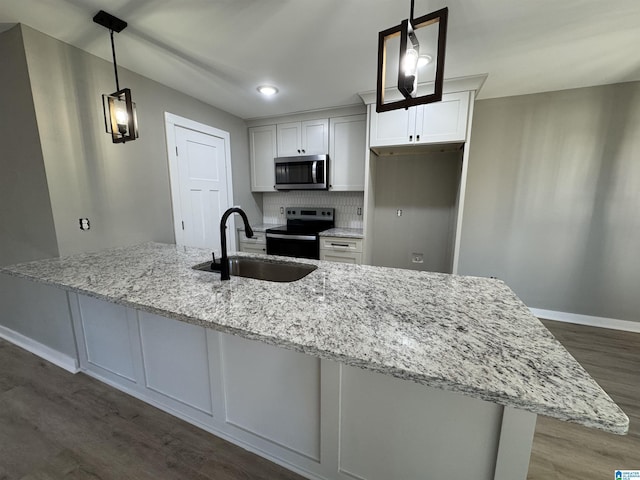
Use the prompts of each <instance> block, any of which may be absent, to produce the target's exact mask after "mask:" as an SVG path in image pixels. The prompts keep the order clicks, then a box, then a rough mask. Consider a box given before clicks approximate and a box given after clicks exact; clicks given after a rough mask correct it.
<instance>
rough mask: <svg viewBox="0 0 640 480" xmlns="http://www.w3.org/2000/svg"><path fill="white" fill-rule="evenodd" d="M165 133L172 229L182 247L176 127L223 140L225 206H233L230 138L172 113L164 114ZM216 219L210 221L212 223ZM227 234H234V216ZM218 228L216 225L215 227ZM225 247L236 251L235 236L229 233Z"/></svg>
mask: <svg viewBox="0 0 640 480" xmlns="http://www.w3.org/2000/svg"><path fill="white" fill-rule="evenodd" d="M164 117H165V132H166V137H167V157H168V163H169V182H170V186H171V206H172V209H173V211H172V215H173V229H174V232H175V236H176V244H177V245H184V231H183V228H182V220H181V218H180V215H177V214H176V213H177V212H181V211H182V210H181V205H180V195H179V193H178V192H179V191H180V189H179V175H178V146H177V140H176V131H175V128H176V127H182V128H186V129H189V130H194V131H196V132H200V133H204V134H207V135H211V136H214V137H219V138H222V139H223V140H224V144H225V167H226V171H227V175H226V183H227V205H228V206H229V207H231V206H233V178H232V170H231V137H230V135H229V132H226V131H224V130H220V129H218V128H215V127H211V126H209V125H205V124H203V123H199V122H196V121H194V120H190V119H188V118H184V117H180V116H178V115H175V114H173V113H169V112H165V113H164ZM215 220H216V219H211V221H212V222H214V221H215ZM227 226H228V229H227V231H228V232H235V231H236V228H235V219H234V215H232V216H231V217H230V218H229V221H228V224H227ZM215 228H218V225H217V224H216V225H215ZM227 245H228V248H229V250H231V251H233V250H236V249H237V246H236V235H234V234H233V233H231V234H230V235H229V236H228V241H227Z"/></svg>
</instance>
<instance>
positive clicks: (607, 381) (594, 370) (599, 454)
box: [0, 321, 640, 480]
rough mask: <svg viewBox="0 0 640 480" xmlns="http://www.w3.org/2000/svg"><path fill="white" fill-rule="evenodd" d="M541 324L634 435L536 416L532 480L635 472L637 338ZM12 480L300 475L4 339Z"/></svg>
mask: <svg viewBox="0 0 640 480" xmlns="http://www.w3.org/2000/svg"><path fill="white" fill-rule="evenodd" d="M545 324H546V325H547V326H548V328H549V329H550V330H551V331H552V332H553V333H554V335H556V337H557V338H558V339H559V340H560V341H561V342H562V343H563V344H564V345H565V347H566V348H567V349H568V350H569V351H570V352H571V353H572V354H573V355H574V357H576V359H577V360H578V361H579V362H580V363H582V365H583V366H584V367H585V368H586V369H587V370H588V371H589V373H590V374H591V375H592V376H593V377H594V378H595V379H596V380H597V381H598V382H599V383H600V384H601V385H602V386H603V387H604V388H605V390H606V391H607V392H608V393H609V394H610V395H611V397H612V398H613V399H614V400H615V401H616V402H617V403H618V404H619V405H620V406H621V407H622V408H623V409H624V410H625V412H626V413H627V415H629V417H630V419H631V429H630V434H629V435H628V436H617V435H611V434H608V433H604V432H599V431H596V430H591V429H587V428H584V427H580V426H577V425H571V424H568V423H566V422H560V421H557V420H552V419H549V418H546V417H538V424H537V428H536V435H535V438H534V444H533V451H532V455H531V465H530V468H529V476H528V480H542V479H544V480H555V479H558V480H560V479H563V480H574V479H575V480H585V479H594V480H595V479H609V478H613V471H614V469H618V468H622V469H640V334H630V333H625V332H616V331H612V330H603V329H598V328H590V327H583V326H577V325H569V324H561V323H556V322H546V321H545ZM14 479H15V480H17V479H21V480H57V479H70V480H75V479H92V480H110V479H113V480H116V479H117V480H122V479H154V480H159V479H195V480H206V479H216V480H249V479H256V480H267V479H274V480H301V479H302V477H300V476H298V475H296V474H294V473H291V472H289V471H288V470H285V469H283V468H281V467H279V466H277V465H274V464H273V463H271V462H269V461H267V460H264V459H262V458H260V457H258V456H256V455H254V454H252V453H249V452H247V451H245V450H243V449H241V448H239V447H236V446H234V445H232V444H230V443H228V442H226V441H224V440H222V439H219V438H217V437H215V436H213V435H211V434H209V433H207V432H204V431H202V430H200V429H198V428H196V427H193V426H191V425H189V424H187V423H185V422H183V421H181V420H179V419H177V418H175V417H172V416H170V415H168V414H166V413H164V412H162V411H160V410H158V409H156V408H154V407H151V406H149V405H147V404H145V403H143V402H141V401H139V400H136V399H134V398H132V397H130V396H128V395H126V394H124V393H121V392H119V391H117V390H115V389H113V388H111V387H108V386H106V385H104V384H102V383H100V382H98V381H97V380H94V379H92V378H90V377H87V376H86V375H83V374H78V375H72V374H69V373H67V372H65V371H63V370H61V369H59V368H57V367H55V366H54V365H52V364H50V363H48V362H46V361H44V360H41V359H39V358H38V357H35V356H34V355H31V354H30V353H27V352H25V351H24V350H22V349H20V348H18V347H15V346H13V345H11V344H9V343H7V342H4V341H2V340H0V480H14ZM389 480H396V479H389ZM405 480H413V479H405ZM416 480H417V479H416Z"/></svg>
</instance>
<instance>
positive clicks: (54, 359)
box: [0, 325, 80, 373]
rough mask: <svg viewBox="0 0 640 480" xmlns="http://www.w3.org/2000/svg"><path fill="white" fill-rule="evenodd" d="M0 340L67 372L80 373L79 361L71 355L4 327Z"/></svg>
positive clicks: (0, 327) (1, 329)
mask: <svg viewBox="0 0 640 480" xmlns="http://www.w3.org/2000/svg"><path fill="white" fill-rule="evenodd" d="M0 338H4V339H5V340H7V341H8V342H11V343H13V344H14V345H17V346H18V347H20V348H24V349H25V350H26V351H28V352H31V353H33V354H34V355H37V356H38V357H40V358H43V359H45V360H46V361H48V362H51V363H53V364H54V365H57V366H58V367H60V368H62V369H64V370H66V371H67V372H71V373H78V372H79V371H80V368H79V365H78V360H77V359H76V358H74V357H72V356H71V355H67V354H66V353H62V352H59V351H58V350H54V349H53V348H51V347H47V346H46V345H44V344H42V343H40V342H37V341H36V340H33V339H32V338H29V337H27V336H25V335H23V334H21V333H18V332H16V331H15V330H11V329H10V328H7V327H5V326H3V325H0Z"/></svg>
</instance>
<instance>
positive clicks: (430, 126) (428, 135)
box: [415, 92, 469, 143]
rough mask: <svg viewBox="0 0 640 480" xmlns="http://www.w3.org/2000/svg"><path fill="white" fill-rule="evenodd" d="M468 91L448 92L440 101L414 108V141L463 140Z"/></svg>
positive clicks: (464, 138) (441, 141)
mask: <svg viewBox="0 0 640 480" xmlns="http://www.w3.org/2000/svg"><path fill="white" fill-rule="evenodd" d="M468 115H469V92H457V93H448V94H446V95H443V96H442V101H440V102H435V103H429V104H426V105H420V106H419V107H417V110H416V135H415V142H416V143H453V142H464V141H465V140H466V137H467V117H468Z"/></svg>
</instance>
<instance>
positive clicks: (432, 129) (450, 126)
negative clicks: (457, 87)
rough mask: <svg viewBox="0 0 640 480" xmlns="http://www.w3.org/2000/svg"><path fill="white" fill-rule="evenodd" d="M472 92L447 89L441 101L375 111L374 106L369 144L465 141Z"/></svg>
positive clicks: (372, 145)
mask: <svg viewBox="0 0 640 480" xmlns="http://www.w3.org/2000/svg"><path fill="white" fill-rule="evenodd" d="M469 98H470V94H469V92H468V91H466V92H455V93H446V94H444V95H442V101H440V102H435V103H428V104H425V105H418V106H416V107H411V108H409V109H408V110H404V109H400V110H392V111H390V112H382V113H376V111H375V104H373V105H370V106H369V108H371V116H370V118H371V131H370V133H371V136H370V142H369V146H371V147H384V146H392V145H417V144H430V143H456V142H464V141H465V140H466V135H467V117H468V115H469Z"/></svg>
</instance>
